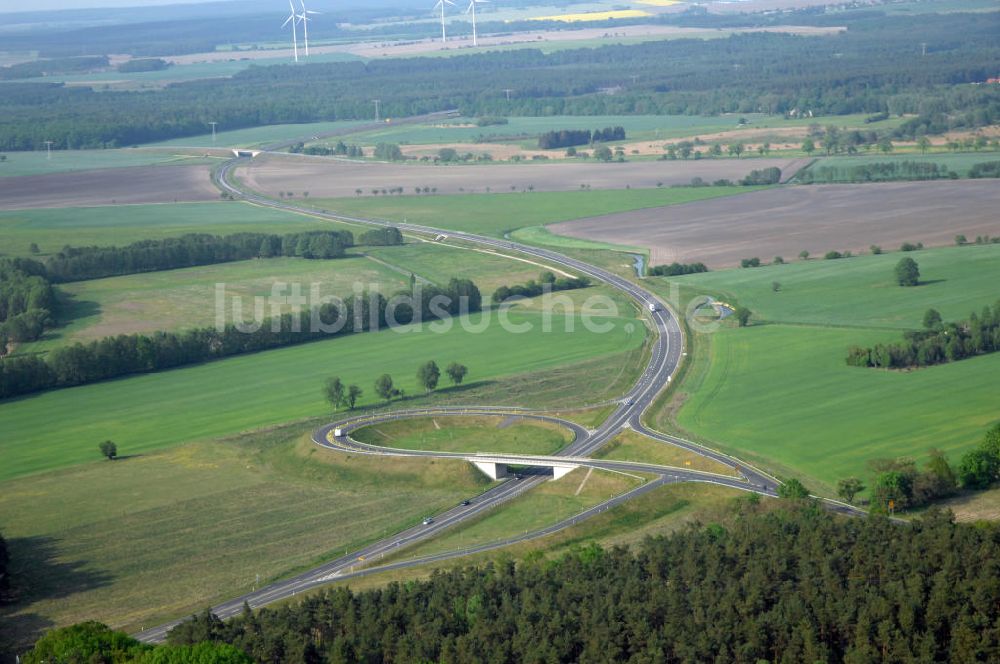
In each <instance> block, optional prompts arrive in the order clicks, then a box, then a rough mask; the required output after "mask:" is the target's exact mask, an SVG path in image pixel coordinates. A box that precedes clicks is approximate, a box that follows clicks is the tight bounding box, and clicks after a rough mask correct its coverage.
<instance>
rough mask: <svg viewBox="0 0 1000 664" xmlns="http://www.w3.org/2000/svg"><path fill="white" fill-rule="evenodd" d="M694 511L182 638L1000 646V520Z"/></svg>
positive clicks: (434, 653) (762, 648)
mask: <svg viewBox="0 0 1000 664" xmlns="http://www.w3.org/2000/svg"><path fill="white" fill-rule="evenodd" d="M741 502H742V503H743V507H742V508H741V509H743V510H745V512H746V513H745V515H744V516H741V517H740V518H739V519H738V520H736V521H735V522H734V523H733V525H732V526H731V527H723V526H721V525H717V524H716V525H708V526H699V525H692V526H690V527H688V528H686V529H685V530H683V531H681V532H678V533H676V534H673V535H671V536H668V537H659V538H655V539H650V540H647V541H645V542H644V543H642V544H641V545H639V546H637V547H636V548H635V549H634V550H627V549H621V548H615V549H610V550H606V549H601V548H598V547H596V546H594V545H590V546H587V547H584V548H582V549H580V550H578V551H576V552H575V553H572V554H568V555H566V556H564V557H561V558H559V559H556V560H552V561H546V560H544V559H538V558H531V559H529V560H528V561H526V562H523V563H521V564H517V565H515V564H514V563H513V562H501V563H496V564H487V565H484V566H481V567H465V568H458V569H452V570H449V571H445V572H438V573H435V574H434V575H432V576H431V578H430V579H428V580H425V581H409V582H407V583H405V584H399V583H393V584H390V585H389V586H387V587H385V588H382V589H376V590H368V591H364V592H358V593H353V592H351V591H350V590H349V589H347V588H337V589H333V590H329V591H326V592H324V593H323V594H321V595H318V596H313V597H308V598H305V599H302V600H300V601H299V602H297V603H295V604H288V605H285V606H282V607H277V608H274V609H263V610H261V611H259V612H258V613H256V614H252V613H250V612H249V611H247V612H245V613H244V614H243V616H242V617H238V618H236V619H233V620H231V621H229V622H225V623H224V622H222V621H220V620H218V619H217V618H215V617H214V616H212V615H211V614H208V613H203V614H201V615H199V616H196V617H194V618H193V619H192V620H191V621H189V622H187V623H184V624H182V625H180V626H179V627H177V628H176V629H174V630H173V631H172V632H171V633H170V636H169V642H170V643H172V644H176V645H185V644H193V643H199V642H205V641H211V642H221V643H227V644H232V645H234V646H236V647H237V648H239V649H240V650H242V651H243V652H245V653H247V654H248V655H250V656H251V657H252V658H253V659H254V660H255V661H257V662H261V663H264V662H277V661H296V662H389V661H391V662H469V661H484V662H485V661H489V662H609V661H615V662H691V663H698V664H702V663H704V662H746V663H749V664H753V663H756V662H781V663H788V664H801V663H803V662H809V663H812V662H825V663H827V664H837V663H841V662H843V663H850V664H870V663H872V662H886V663H888V662H926V663H928V664H931V663H934V662H955V663H970V664H971V663H972V662H987V661H997V659H998V658H1000V528H998V526H997V525H995V524H989V525H986V524H983V525H976V526H973V525H969V524H955V523H954V522H953V521H952V519H951V518H950V516H949V515H946V514H943V513H936V512H933V513H929V514H928V515H927V516H926V517H925V518H924V519H922V520H918V521H915V522H914V523H912V524H911V525H899V524H895V523H892V522H890V521H888V520H887V519H885V518H880V517H872V518H870V519H866V518H856V519H844V518H842V517H834V516H831V515H829V514H827V513H825V512H824V511H823V510H822V509H821V508H819V507H817V506H816V505H813V504H811V503H809V502H803V503H799V504H797V505H794V506H791V507H789V508H786V509H782V510H777V511H772V512H769V513H760V512H758V510H760V509H761V508H760V507H759V506H755V505H754V504H753V501H746V500H745V499H744V500H743V501H741Z"/></svg>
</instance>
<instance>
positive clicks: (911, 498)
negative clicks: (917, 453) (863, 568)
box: [837, 423, 1000, 514]
mask: <svg viewBox="0 0 1000 664" xmlns="http://www.w3.org/2000/svg"><path fill="white" fill-rule="evenodd" d="M868 465H869V467H870V468H871V469H872V471H873V473H874V475H873V477H872V479H871V499H870V504H871V508H872V510H873V511H874V512H878V513H882V514H886V513H890V512H896V511H903V510H907V509H914V508H919V507H926V506H927V505H930V504H932V503H933V502H934V501H937V500H941V499H943V498H948V497H951V496H954V495H955V494H957V493H958V492H959V489H966V490H970V491H977V490H982V489H986V488H989V486H990V485H991V484H993V483H994V482H996V481H997V480H1000V423H997V424H994V425H993V426H992V427H990V429H989V430H988V431H987V432H986V434H985V435H984V436H983V440H982V442H980V444H979V445H978V446H976V447H975V448H974V449H972V450H970V451H968V452H966V453H965V454H963V455H962V457H961V459H960V461H959V463H958V466H957V467H952V465H951V464H950V463H949V462H948V459H947V458H945V456H944V454H942V453H941V452H940V451H939V450H936V449H932V450H930V452H929V459H928V461H927V463H926V464H924V467H923V468H919V467H918V466H917V464H916V462H915V461H914V460H913V459H909V458H897V459H875V460H872V461H870V462H869V464H868ZM866 488H867V487H865V485H864V483H863V482H862V481H861V480H860V479H858V478H856V477H848V478H844V479H842V480H840V481H839V482H838V483H837V493H838V495H839V496H840V497H841V498H842V499H843V500H845V501H847V502H849V503H853V502H854V498H855V497H856V496H857V495H858V494H859V493H861V492H862V491H864V490H865V489H866Z"/></svg>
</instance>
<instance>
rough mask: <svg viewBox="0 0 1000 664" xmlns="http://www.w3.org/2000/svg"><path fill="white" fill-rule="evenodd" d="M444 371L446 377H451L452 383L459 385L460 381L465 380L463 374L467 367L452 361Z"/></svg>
mask: <svg viewBox="0 0 1000 664" xmlns="http://www.w3.org/2000/svg"><path fill="white" fill-rule="evenodd" d="M445 371H446V372H447V374H448V378H450V379H451V382H452V385H461V384H462V381H463V380H465V374H467V373H469V368H468V367H467V366H465V365H464V364H459V363H458V362H452V363H451V364H449V365H448V368H447V369H445Z"/></svg>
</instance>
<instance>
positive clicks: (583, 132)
mask: <svg viewBox="0 0 1000 664" xmlns="http://www.w3.org/2000/svg"><path fill="white" fill-rule="evenodd" d="M624 140H625V128H624V127H605V128H604V129H595V130H594V131H590V130H589V129H562V130H558V131H547V132H545V133H544V134H541V135H540V136H539V137H538V147H539V148H541V149H542V150H551V149H554V148H568V147H571V146H577V145H588V144H593V143H602V142H609V141H624Z"/></svg>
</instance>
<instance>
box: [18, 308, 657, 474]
mask: <svg viewBox="0 0 1000 664" xmlns="http://www.w3.org/2000/svg"><path fill="white" fill-rule="evenodd" d="M490 316H492V317H491V318H490V319H489V320H487V317H490ZM553 319H554V321H555V324H554V325H553V326H552V329H551V330H550V331H548V332H545V331H543V329H542V317H541V315H539V314H535V313H531V312H516V311H515V312H512V313H510V315H509V320H510V322H511V323H514V324H522V323H528V324H531V325H532V328H533V329H531V330H530V331H526V332H524V333H512V332H508V331H506V330H505V329H504V326H502V325H500V324H499V322H498V317H497V316H495V315H493V314H492V313H491V312H487V313H483V314H477V315H474V316H471V317H468V318H467V319H462V320H461V321H459V320H452V321H450V323H451V324H453V328H452V329H451V330H449V331H447V332H442V333H433V332H432V331H431V330H432V329H435V328H438V326H439V325H444V324H445V323H444V322H442V323H440V324H433V323H432V324H427V325H424V326H408V327H405V328H396V329H394V330H385V331H381V332H377V333H366V334H359V335H353V336H348V337H343V338H338V339H331V340H328V341H318V342H314V343H309V344H303V345H300V346H293V347H288V348H282V349H277V350H271V351H268V352H265V353H258V354H253V355H244V356H239V357H234V358H229V359H225V360H220V361H217V362H212V363H208V364H204V365H199V366H193V367H187V368H181V369H175V370H172V371H166V372H161V373H155V374H148V375H142V376H136V377H131V378H125V379H120V380H115V381H109V382H105V383H99V384H94V385H87V386H82V387H76V388H69V389H62V390H55V391H50V392H46V393H42V394H38V395H35V396H28V397H23V398H20V399H15V400H10V401H7V402H5V403H3V404H0V429H2V430H3V431H4V432H5V434H6V435H5V439H6V440H5V445H4V448H5V449H4V464H3V467H2V468H0V479H9V478H13V477H18V476H20V475H25V474H29V473H37V472H41V471H45V470H52V469H56V468H61V467H66V466H70V465H73V464H76V463H81V462H86V461H93V460H95V459H96V458H97V456H98V455H97V444H98V443H99V442H101V441H102V440H106V439H111V440H114V441H115V442H116V443H117V444H118V446H119V450H120V452H121V453H122V454H137V453H144V452H149V451H151V450H154V449H158V448H163V447H167V446H170V445H176V444H178V443H181V442H186V441H192V440H199V439H204V438H211V437H217V436H222V435H228V434H233V433H237V432H240V431H247V430H251V429H255V428H259V427H266V426H272V425H275V424H278V423H282V422H290V421H294V420H297V419H302V418H307V417H316V416H319V415H321V414H323V413H326V412H329V406H328V405H326V404H325V402H324V400H323V397H322V394H321V388H322V385H323V382H324V381H325V380H326V378H328V377H330V376H334V375H337V376H340V377H341V378H342V379H343V380H344V382H345V383H356V384H358V385H359V386H361V387H362V389H363V390H364V395H363V396H362V398H361V400H360V401H359V404H358V405H359V407H360V408H367V407H372V406H376V405H379V404H380V403H381V402H380V400H379V399H378V398H377V397H376V396H375V395H374V389H373V388H372V384H373V381H374V380H375V378H377V377H378V376H379V375H380V374H382V373H389V374H391V375H393V377H394V379H395V381H396V383H397V386H398V387H400V388H403V389H404V390H405V392H406V394H407V395H411V396H412V395H419V394H421V393H422V392H423V390H422V388H419V387H418V386H417V382H416V371H417V367H418V366H419V365H420V364H422V363H423V362H426V361H427V360H430V359H434V360H436V361H437V362H438V364H439V365H442V366H443V365H446V364H447V363H449V362H452V361H456V362H460V363H462V364H465V365H466V366H468V367H469V376H468V377H467V379H466V380H467V382H468V383H470V384H472V385H470V387H473V386H475V385H477V384H483V383H484V382H485V383H486V384H487V385H488V384H489V382H490V381H493V380H495V379H498V378H502V377H512V376H515V375H518V374H527V373H529V372H530V373H534V374H536V375H537V374H545V373H546V372H547V371H552V372H557V371H558V370H559V368H561V367H565V366H567V365H571V364H574V363H577V362H581V361H584V360H590V359H599V358H602V357H604V356H609V355H620V354H622V353H625V352H627V351H632V350H635V349H638V348H639V347H641V346H642V344H643V340H644V338H645V332H644V330H645V328H644V326H643V325H642V324H641V323H639V322H638V321H636V320H634V319H632V318H626V317H622V318H616V319H612V322H614V323H615V325H614V329H613V330H612V331H610V332H608V333H606V334H598V333H591V332H588V331H586V330H585V329H584V328H583V326H582V325H581V322H580V321H579V320H575V321H574V323H575V329H574V330H573V331H568V330H567V329H566V327H565V326H564V325H561V324H560V322H562V321H564V320H566V317H565V316H562V315H561V314H556V315H554V316H553ZM465 324H467V325H469V326H479V328H480V329H481V331H480V332H479V333H474V332H469V331H466V329H464V327H463V325H465ZM431 326H434V327H433V328H432V327H431ZM637 330H638V332H637ZM618 364H619V365H621V364H622V363H621V362H620V361H619V363H618ZM622 367H623V365H622V366H620V367H619V368H620V369H621V368H622ZM533 380H534V381H535V382H537V380H538V379H537V378H535V379H533ZM615 381H616V378H615V376H614V375H613V373H609V374H608V380H607V381H605V383H604V384H611V383H615ZM445 383H446V381H445V382H444V383H443V384H442V387H444V384H445ZM463 389H466V388H463ZM557 389H558V391H559V392H560V393H562V391H564V389H565V388H557ZM459 392H461V391H459ZM512 394H513V395H514V397H515V400H520V399H521V398H524V397H521V396H520V393H517V392H514V393H512ZM520 405H525V406H535V405H537V402H531V403H521V404H520ZM55 413H58V422H59V424H58V425H56V428H54V429H53V428H50V427H45V426H40V423H44V422H52V421H54V420H55V418H54V417H53V414H55Z"/></svg>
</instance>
